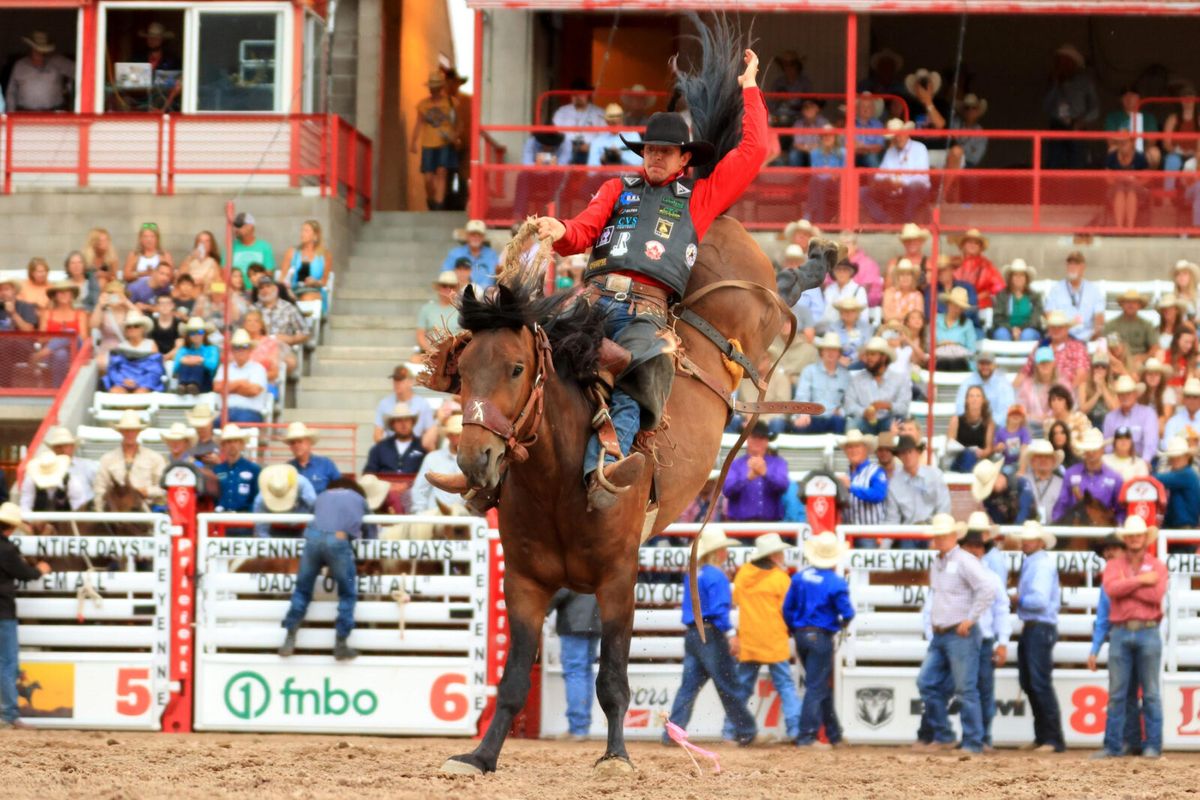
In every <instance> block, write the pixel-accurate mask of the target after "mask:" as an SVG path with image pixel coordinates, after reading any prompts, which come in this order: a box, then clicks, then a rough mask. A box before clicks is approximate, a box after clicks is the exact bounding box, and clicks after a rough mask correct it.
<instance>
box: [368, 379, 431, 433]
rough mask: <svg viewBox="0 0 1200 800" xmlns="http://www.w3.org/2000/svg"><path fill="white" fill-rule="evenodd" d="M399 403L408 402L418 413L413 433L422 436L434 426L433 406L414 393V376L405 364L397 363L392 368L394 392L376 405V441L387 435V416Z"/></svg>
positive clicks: (414, 411)
mask: <svg viewBox="0 0 1200 800" xmlns="http://www.w3.org/2000/svg"><path fill="white" fill-rule="evenodd" d="M397 403H407V404H408V407H409V408H410V409H412V411H413V413H415V414H416V415H417V424H416V425H415V426H414V427H413V435H414V436H416V437H417V438H418V439H420V438H422V437H423V436H424V434H425V431H427V430H429V429H430V428H432V427H433V406H431V405H429V401H428V400H426V399H425V398H424V397H421V396H420V395H418V394H414V393H413V376H412V372H411V371H410V370H409V368H408V367H407V366H406V365H404V364H397V365H396V368H395V369H393V370H392V393H391V394H389V395H388V396H387V397H385V398H383V399H382V400H380V401H379V402H378V403H377V404H376V406H375V441H377V442H378V441H379V440H380V439H382V438H383V437H385V436H387V417H388V415H389V414H391V413H392V409H393V408H395V407H396V404H397ZM435 441H436V440H435Z"/></svg>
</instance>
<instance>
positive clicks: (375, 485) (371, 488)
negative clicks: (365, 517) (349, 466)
mask: <svg viewBox="0 0 1200 800" xmlns="http://www.w3.org/2000/svg"><path fill="white" fill-rule="evenodd" d="M358 488H360V489H362V490H363V494H365V495H366V496H367V507H368V508H370V509H371V510H372V511H375V510H376V509H378V508H379V507H380V506H381V505H383V501H385V500H387V498H388V492H390V491H391V488H392V487H391V486H390V485H389V484H388V482H387V481H385V480H381V479H380V478H376V477H375V476H374V475H363V476H361V477H360V478H359V479H358Z"/></svg>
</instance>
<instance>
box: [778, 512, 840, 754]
mask: <svg viewBox="0 0 1200 800" xmlns="http://www.w3.org/2000/svg"><path fill="white" fill-rule="evenodd" d="M847 550H848V546H847V545H846V543H845V542H839V541H838V538H837V534H835V533H833V532H832V531H825V532H824V533H821V534H819V535H817V536H814V537H812V538H811V539H809V540H808V541H807V542H805V543H804V560H805V561H807V562H808V563H809V565H810V566H809V567H807V568H806V569H804V570H803V571H802V572H797V573H796V574H795V575H793V576H792V585H791V587H789V588H788V593H787V596H786V597H784V599H783V620H784V622H786V623H787V626H788V631H789V632H790V633H791V634H792V637H793V638H794V639H795V641H796V655H797V656H798V657H799V659H800V660H801V661H802V662H803V663H804V702H803V704H802V705H801V707H800V736H799V737H798V738H797V739H796V745H797V746H798V747H812V748H821V749H824V748H828V747H830V746H831V745H835V744H837V743H838V742H840V741H841V740H842V726H841V725H840V724H839V723H838V718H837V713H836V712H835V711H834V708H833V693H832V692H831V691H830V688H829V678H830V676H831V675H832V674H833V654H834V650H835V646H834V637H835V636H837V634H838V631H840V630H841V629H842V628H844V627H846V626H847V625H849V624H850V620H852V619H854V606H853V605H852V604H851V602H850V586H849V585H848V584H847V583H846V579H845V578H843V577H842V576H841V575H838V574H837V572H835V570H836V568H837V565H838V562H839V561H841V559H842V557H843V556H844V555H845V554H846V551H847ZM822 725H824V726H825V736H826V737H827V738H828V739H829V744H823V743H821V742H818V741H817V732H818V731H819V730H820V728H821V726H822Z"/></svg>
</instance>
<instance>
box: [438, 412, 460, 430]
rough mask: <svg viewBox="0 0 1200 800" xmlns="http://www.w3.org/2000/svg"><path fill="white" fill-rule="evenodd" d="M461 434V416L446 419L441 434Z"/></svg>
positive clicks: (456, 415)
mask: <svg viewBox="0 0 1200 800" xmlns="http://www.w3.org/2000/svg"><path fill="white" fill-rule="evenodd" d="M462 432H463V420H462V414H454V415H453V416H451V417H449V418H447V420H446V422H445V423H444V424H443V425H442V433H449V434H460V433H462Z"/></svg>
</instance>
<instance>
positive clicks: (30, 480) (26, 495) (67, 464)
mask: <svg viewBox="0 0 1200 800" xmlns="http://www.w3.org/2000/svg"><path fill="white" fill-rule="evenodd" d="M70 469H71V457H70V456H65V455H63V456H60V455H56V454H55V453H53V452H52V451H50V450H43V451H42V452H40V453H38V454H37V456H36V457H34V458H32V459H30V460H29V462H28V463H27V464H26V465H25V477H24V478H23V479H22V481H21V496H20V503H21V506H20V507H21V510H22V511H75V510H78V509H86V507H87V505H88V502H89V500H90V499H91V496H92V487H91V486H88V485H86V484H84V483H83V482H82V481H80V480H77V479H75V477H74V476H72V475H70V474H69V472H70Z"/></svg>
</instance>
